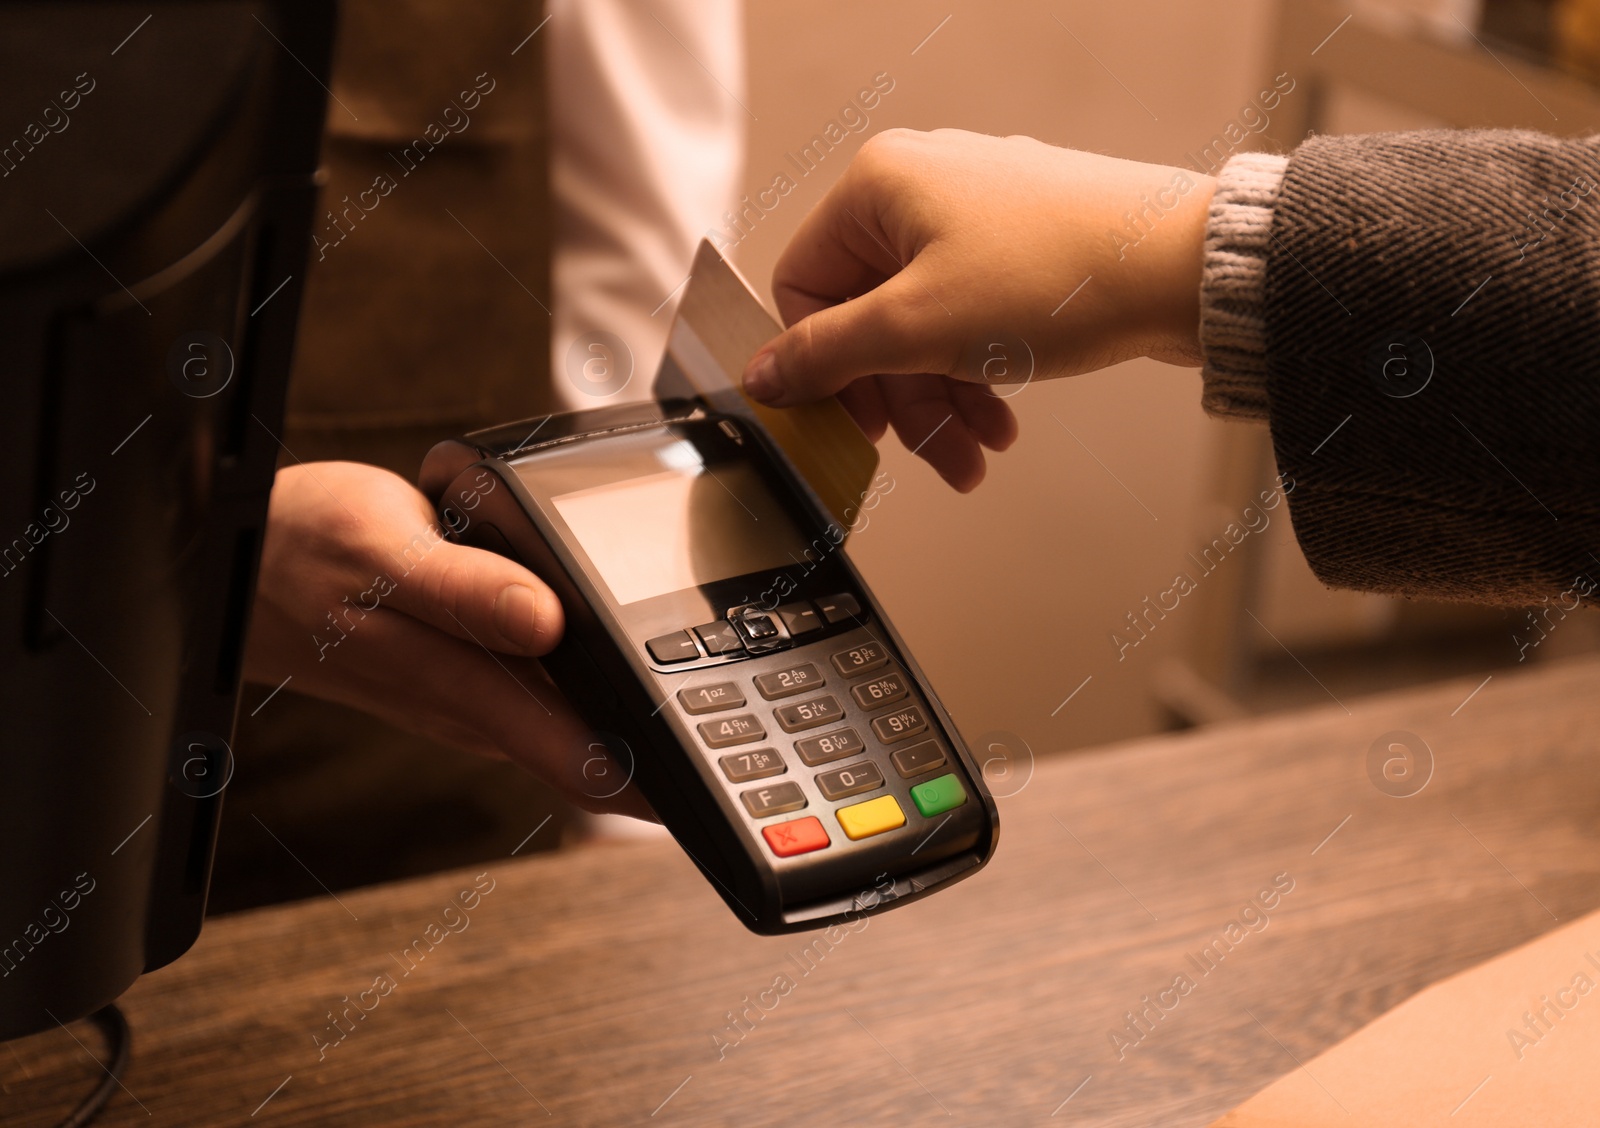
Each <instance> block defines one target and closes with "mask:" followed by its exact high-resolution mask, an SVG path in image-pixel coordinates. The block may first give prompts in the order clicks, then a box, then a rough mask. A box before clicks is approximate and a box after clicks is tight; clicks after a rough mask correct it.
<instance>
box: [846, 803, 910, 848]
mask: <svg viewBox="0 0 1600 1128" xmlns="http://www.w3.org/2000/svg"><path fill="white" fill-rule="evenodd" d="M834 815H835V816H836V817H837V818H838V820H839V825H840V826H841V827H843V828H844V833H845V837H846V838H848V839H850V841H852V842H855V841H859V840H860V839H862V838H871V837H872V836H873V835H874V834H882V833H884V832H885V831H889V830H897V829H899V828H900V827H902V826H905V825H906V815H905V812H904V811H902V810H901V809H900V804H899V803H897V802H895V798H894V796H893V795H880V796H878V798H876V799H868V800H867V801H866V802H865V803H857V804H856V805H855V806H853V807H840V808H839V809H838V810H837V811H835V812H834Z"/></svg>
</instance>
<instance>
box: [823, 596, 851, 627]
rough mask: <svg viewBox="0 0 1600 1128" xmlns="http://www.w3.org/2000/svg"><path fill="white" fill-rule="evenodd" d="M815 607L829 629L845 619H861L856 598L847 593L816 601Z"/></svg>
mask: <svg viewBox="0 0 1600 1128" xmlns="http://www.w3.org/2000/svg"><path fill="white" fill-rule="evenodd" d="M817 607H818V608H819V609H820V610H821V611H822V617H823V618H824V619H826V620H827V622H828V625H829V626H830V627H831V626H833V625H834V624H836V623H842V622H844V621H845V620H847V619H859V618H860V617H861V604H860V603H858V602H856V597H855V596H853V595H850V594H849V593H848V592H845V593H841V594H839V595H830V596H829V597H828V598H827V599H819V600H817Z"/></svg>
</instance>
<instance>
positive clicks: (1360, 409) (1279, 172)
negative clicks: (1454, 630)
mask: <svg viewBox="0 0 1600 1128" xmlns="http://www.w3.org/2000/svg"><path fill="white" fill-rule="evenodd" d="M1597 185H1600V138H1589V139H1581V140H1561V139H1557V138H1553V137H1548V136H1545V135H1543V134H1538V133H1531V132H1521V131H1429V132H1418V133H1401V134H1376V135H1370V136H1353V137H1318V138H1314V139H1312V140H1310V141H1308V142H1306V143H1305V144H1303V145H1302V146H1300V148H1299V149H1297V150H1296V151H1295V152H1294V154H1293V155H1292V156H1291V157H1289V158H1287V159H1286V158H1282V157H1271V156H1266V155H1262V154H1250V155H1246V156H1241V157H1235V158H1234V159H1233V160H1232V161H1230V162H1229V164H1228V166H1227V167H1226V168H1225V169H1224V170H1223V172H1222V174H1221V176H1220V178H1219V183H1218V188H1217V193H1216V196H1215V197H1214V199H1213V203H1212V209H1211V214H1210V217H1209V222H1208V227H1207V236H1206V249H1205V265H1204V273H1203V282H1202V286H1203V289H1202V294H1201V332H1200V337H1201V345H1202V348H1203V351H1204V353H1205V358H1206V368H1205V392H1204V403H1205V406H1206V409H1207V410H1208V411H1210V412H1212V413H1213V414H1216V415H1221V416H1224V417H1229V418H1243V419H1252V418H1253V419H1266V420H1267V421H1268V423H1269V424H1270V425H1271V429H1272V443H1273V449H1274V452H1275V454H1276V456H1277V461H1278V469H1279V471H1280V473H1281V474H1282V475H1283V476H1284V479H1285V481H1286V482H1292V483H1293V489H1292V490H1291V491H1290V492H1289V508H1290V514H1291V517H1292V520H1293V524H1294V528H1295V534H1296V536H1297V538H1298V539H1299V542H1300V547H1301V550H1302V551H1303V552H1304V553H1305V555H1306V559H1307V560H1308V561H1309V562H1310V564H1311V567H1312V570H1313V571H1315V572H1316V574H1317V576H1318V577H1319V578H1321V579H1322V580H1323V582H1325V583H1327V584H1330V585H1332V586H1335V587H1347V588H1360V589H1364V590H1368V591H1380V592H1389V593H1395V594H1401V595H1408V596H1414V597H1425V598H1434V599H1456V600H1470V601H1474V602H1482V603H1497V604H1503V605H1518V604H1529V603H1537V602H1539V601H1540V600H1542V599H1544V598H1546V597H1549V598H1561V599H1563V600H1564V601H1566V602H1567V603H1571V602H1572V601H1573V600H1574V599H1575V598H1577V599H1581V598H1584V597H1587V596H1589V595H1594V594H1596V590H1597V584H1596V579H1595V578H1600V192H1595V191H1594V190H1595V188H1596V186H1597ZM1574 593H1577V594H1576V595H1575V594H1574ZM1569 609H1570V608H1569Z"/></svg>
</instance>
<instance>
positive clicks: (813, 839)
mask: <svg viewBox="0 0 1600 1128" xmlns="http://www.w3.org/2000/svg"><path fill="white" fill-rule="evenodd" d="M761 835H762V837H763V838H765V839H766V840H767V845H768V846H770V847H772V852H773V853H774V854H776V855H778V857H780V858H792V857H794V856H795V855H796V854H809V853H811V851H813V850H820V849H822V848H823V847H824V846H826V845H828V832H827V831H825V830H823V829H822V823H821V822H820V821H819V820H818V819H817V817H816V816H815V815H808V816H806V817H805V818H803V819H791V820H789V821H788V822H781V823H777V824H776V825H774V826H766V827H762V828H761Z"/></svg>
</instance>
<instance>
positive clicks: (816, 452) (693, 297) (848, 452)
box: [655, 239, 878, 533]
mask: <svg viewBox="0 0 1600 1128" xmlns="http://www.w3.org/2000/svg"><path fill="white" fill-rule="evenodd" d="M781 331H782V327H781V326H780V325H779V324H778V323H777V321H775V320H774V319H773V317H772V315H771V314H769V313H768V312H767V311H766V308H765V307H764V306H763V305H762V304H761V300H760V299H759V298H757V297H756V295H755V292H754V291H753V290H751V288H750V285H749V283H747V282H746V281H745V280H744V279H743V278H742V277H741V276H740V275H739V272H738V271H736V270H735V269H734V268H733V265H732V264H731V263H729V262H728V260H727V259H725V258H723V257H722V254H721V252H720V251H718V250H717V249H716V248H715V247H714V246H712V245H711V244H710V243H709V242H708V241H706V240H704V239H702V240H701V241H700V248H699V250H698V251H697V252H696V254H695V257H694V269H693V271H692V272H691V273H690V275H689V281H688V283H687V284H686V285H685V287H684V291H683V300H682V302H681V303H680V304H679V305H678V312H677V316H676V317H674V319H673V322H672V331H671V333H670V334H669V335H668V337H667V353H666V356H664V357H663V358H662V361H661V369H660V371H659V372H658V373H657V374H656V384H655V393H656V398H658V399H665V398H669V397H674V396H683V395H690V394H692V395H697V396H699V397H700V398H701V399H703V400H704V401H705V402H706V404H707V405H708V406H710V407H712V408H713V409H715V410H717V411H722V412H725V413H727V414H730V415H739V416H743V417H745V418H747V419H754V420H755V421H756V422H758V423H759V424H760V425H761V426H762V428H764V429H765V430H766V432H767V433H768V434H769V435H770V436H771V437H772V439H773V440H774V442H776V444H777V446H778V447H779V449H781V450H782V451H783V453H784V454H785V455H786V456H787V457H788V459H789V462H790V463H791V464H792V465H793V468H794V469H795V470H796V471H797V472H798V473H799V475H800V477H801V479H802V484H803V485H805V486H807V487H809V489H810V490H811V492H812V493H813V494H815V495H816V497H817V499H818V500H819V501H820V502H821V503H822V505H823V508H824V509H826V510H827V512H829V513H831V514H832V515H833V519H834V520H835V521H837V522H838V524H839V527H840V528H841V529H843V530H845V531H846V533H848V531H849V529H850V526H851V523H852V522H853V521H855V520H856V518H857V514H858V513H859V510H860V505H861V501H862V499H863V498H864V497H866V495H867V492H868V490H869V489H870V488H871V485H872V477H873V475H874V474H875V473H876V472H877V469H878V449H877V448H876V447H875V446H873V445H872V443H871V442H870V441H868V439H867V437H866V435H864V434H862V433H861V428H860V427H858V426H856V421H855V420H854V419H852V418H851V417H850V413H849V412H848V411H846V410H845V409H844V407H843V406H842V405H841V404H840V403H839V401H838V400H836V399H834V398H833V397H832V396H829V397H828V398H827V399H823V400H818V401H817V402H816V403H808V404H803V405H801V406H799V407H781V408H780V407H767V406H766V405H765V404H760V403H757V402H755V401H754V400H752V399H750V398H749V397H748V396H746V395H745V394H744V388H743V386H742V383H741V376H742V375H743V373H744V366H745V365H746V364H747V363H749V360H750V358H751V357H753V356H755V354H756V353H757V352H758V351H759V350H760V348H761V346H762V345H764V344H766V343H767V342H768V341H770V340H772V338H773V337H776V336H777V335H778V334H779V333H780V332H781Z"/></svg>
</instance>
